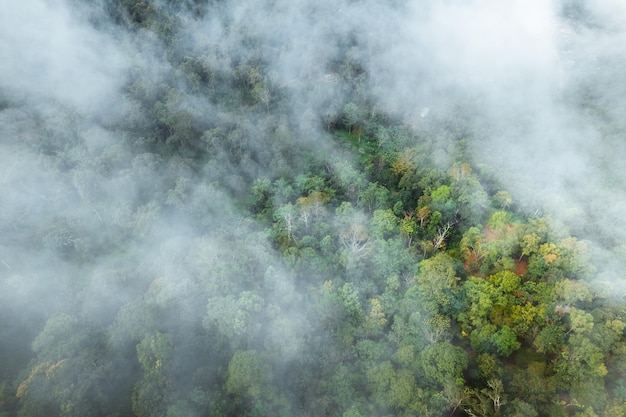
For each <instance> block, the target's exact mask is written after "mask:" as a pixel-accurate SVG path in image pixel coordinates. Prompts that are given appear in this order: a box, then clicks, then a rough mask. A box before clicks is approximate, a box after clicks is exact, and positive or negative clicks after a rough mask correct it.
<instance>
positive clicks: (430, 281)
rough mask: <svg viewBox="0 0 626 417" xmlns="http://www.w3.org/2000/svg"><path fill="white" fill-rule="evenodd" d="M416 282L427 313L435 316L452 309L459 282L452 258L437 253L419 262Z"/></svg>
mask: <svg viewBox="0 0 626 417" xmlns="http://www.w3.org/2000/svg"><path fill="white" fill-rule="evenodd" d="M416 280H417V288H418V291H419V293H420V295H421V297H422V299H423V300H424V309H425V310H426V311H427V312H429V313H431V314H437V313H438V312H439V311H442V310H449V309H451V308H453V305H452V303H453V301H454V297H455V294H456V292H457V290H458V282H459V278H458V277H457V276H456V271H455V270H454V259H453V258H451V257H450V256H448V255H447V254H445V253H438V254H436V255H435V256H433V257H431V258H429V259H426V260H424V261H422V262H420V264H419V272H418V274H417V277H416Z"/></svg>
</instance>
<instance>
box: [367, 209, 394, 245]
mask: <svg viewBox="0 0 626 417" xmlns="http://www.w3.org/2000/svg"><path fill="white" fill-rule="evenodd" d="M371 224H372V226H371V227H372V234H373V235H374V236H375V237H377V238H379V239H386V238H388V237H391V236H393V235H394V234H395V233H394V232H396V231H397V227H398V218H397V217H396V216H395V215H394V214H393V211H391V210H390V209H387V210H376V211H374V217H372V220H371ZM396 233H397V232H396Z"/></svg>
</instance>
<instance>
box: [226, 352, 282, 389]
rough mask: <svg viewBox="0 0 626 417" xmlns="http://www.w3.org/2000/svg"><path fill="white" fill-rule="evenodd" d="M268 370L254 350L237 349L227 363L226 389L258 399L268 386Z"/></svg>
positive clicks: (269, 378)
mask: <svg viewBox="0 0 626 417" xmlns="http://www.w3.org/2000/svg"><path fill="white" fill-rule="evenodd" d="M270 370H271V369H270V367H269V365H268V364H267V362H266V361H265V359H264V358H263V357H262V356H261V355H260V354H259V353H258V352H257V351H256V350H238V351H236V352H235V354H234V355H233V357H232V359H231V360H230V362H229V364H228V371H227V373H226V374H227V379H226V386H225V387H226V391H227V392H228V393H230V394H236V395H242V396H244V398H245V397H249V398H252V399H255V400H258V399H259V398H261V395H263V394H264V393H266V392H267V390H268V388H269V387H268V384H269V383H270V381H271V374H270Z"/></svg>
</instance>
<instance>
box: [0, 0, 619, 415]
mask: <svg viewBox="0 0 626 417" xmlns="http://www.w3.org/2000/svg"><path fill="white" fill-rule="evenodd" d="M106 3H107V7H108V11H109V13H110V14H111V16H112V18H113V19H114V20H115V22H116V24H117V25H119V26H120V27H124V28H125V29H124V30H134V31H137V33H138V35H137V36H140V34H141V33H145V32H148V33H150V34H152V35H154V36H155V38H156V39H158V40H159V41H158V42H160V43H162V44H163V45H164V46H163V51H164V52H163V56H162V59H163V60H164V61H166V62H167V64H168V65H169V66H170V72H169V73H168V74H167V76H166V77H163V78H160V77H159V76H155V75H154V74H153V73H151V72H149V71H148V70H147V68H142V67H139V68H137V69H136V71H135V72H134V74H133V77H132V78H131V79H130V80H129V82H128V85H127V86H126V88H125V92H124V93H125V96H124V102H125V104H126V105H127V107H128V109H127V110H128V111H127V113H126V114H127V116H126V117H125V118H124V119H122V120H118V121H116V122H114V123H112V124H111V125H104V126H99V127H98V129H100V130H98V129H88V128H86V124H88V123H90V122H89V121H87V120H85V119H83V118H81V116H80V115H77V114H75V113H73V112H72V111H71V109H67V108H62V107H59V108H57V109H56V110H54V111H48V112H46V113H45V114H40V113H38V112H37V111H36V110H32V109H30V108H29V105H28V104H29V103H28V101H27V100H23V99H20V98H15V97H10V98H7V99H6V103H4V102H3V105H2V106H3V107H2V110H0V111H1V112H2V113H4V115H5V116H6V118H5V120H8V118H9V117H10V118H11V120H12V123H17V122H18V121H19V122H20V123H21V125H20V126H21V129H20V131H21V132H22V133H21V135H22V136H19V135H17V134H16V136H15V139H14V140H13V142H12V143H11V144H10V145H9V147H8V148H7V149H10V150H11V151H12V152H15V155H16V156H17V159H16V160H17V162H16V166H17V167H18V168H16V169H18V170H22V171H23V172H27V171H28V176H27V177H26V178H24V179H22V180H20V181H23V182H22V184H25V187H24V190H26V191H24V193H26V197H24V198H22V199H21V198H18V196H17V195H8V196H7V197H9V199H8V200H7V201H11V207H15V208H14V209H12V211H11V210H9V209H6V210H5V209H3V212H2V213H3V216H6V217H7V219H9V220H11V221H12V222H14V223H13V224H14V227H12V228H10V229H7V231H6V232H7V233H10V235H11V241H10V242H9V243H11V245H13V246H15V247H17V248H19V251H20V252H21V253H22V255H20V256H17V255H16V256H15V257H14V258H15V260H13V261H11V262H9V263H10V264H11V265H9V264H8V263H7V262H8V261H5V258H2V263H3V264H4V265H0V269H2V268H3V267H5V270H6V271H5V272H7V278H6V280H5V281H3V282H2V286H3V289H6V291H4V293H3V294H0V301H1V302H2V303H1V304H0V317H2V321H1V322H0V347H1V351H0V354H1V356H0V415H1V416H43V415H46V416H62V417H73V416H76V417H78V416H87V415H89V416H102V417H107V416H108V417H113V416H120V417H121V416H138V417H143V416H146V417H147V416H150V417H190V416H205V415H211V416H224V417H226V416H249V417H260V416H270V415H272V416H274V415H279V416H285V417H288V416H306V415H316V416H344V417H358V416H367V415H376V416H392V415H393V416H405V417H411V416H416V417H417V416H420V417H422V416H424V417H425V416H444V415H445V416H471V417H493V416H503V417H504V416H509V417H536V416H551V417H559V416H562V417H565V416H575V417H594V416H596V417H600V416H602V417H618V416H623V415H626V382H625V380H624V375H625V372H626V337H625V333H624V330H625V328H626V311H625V310H624V308H623V307H624V306H623V300H621V299H619V298H617V297H616V294H615V291H614V288H613V287H612V283H611V282H603V281H599V280H597V279H596V276H597V274H596V268H597V266H594V263H593V252H592V249H591V244H590V242H587V241H585V240H582V239H578V238H576V237H573V236H570V235H569V234H568V233H567V231H566V230H564V229H562V228H561V227H557V226H556V225H558V223H556V222H555V221H553V220H552V219H550V218H546V217H542V216H538V215H534V216H528V215H525V214H524V213H522V212H521V211H520V210H518V209H517V205H516V202H515V201H514V200H513V199H512V197H511V195H510V194H509V193H508V192H506V191H504V190H502V189H501V188H502V187H501V186H500V185H499V184H498V181H497V179H496V178H494V176H493V174H491V173H490V172H489V171H488V170H487V169H486V167H484V166H480V165H479V164H476V163H475V162H474V161H473V159H472V157H471V155H470V154H469V152H468V151H467V142H468V141H470V140H471V137H470V136H468V134H467V133H466V131H465V129H463V128H462V126H461V127H460V125H462V124H463V122H462V120H459V119H454V118H453V119H450V118H447V117H441V118H439V119H437V118H436V117H429V118H424V120H423V123H421V124H420V125H417V126H407V125H403V124H402V123H401V122H399V121H398V120H395V119H394V118H393V116H392V115H390V114H387V113H386V112H384V111H382V110H381V109H380V108H378V107H377V106H376V103H375V101H373V99H372V97H370V96H369V95H368V94H367V92H366V91H363V89H362V88H361V87H362V83H363V77H364V74H363V72H362V71H361V69H360V68H359V66H358V63H356V62H355V61H354V59H353V57H351V56H350V55H349V54H347V53H346V54H345V55H340V56H338V57H337V58H336V60H335V61H333V62H330V63H328V70H329V71H331V74H332V77H329V78H331V79H330V81H329V80H328V79H317V78H313V79H301V80H298V83H296V84H297V85H295V86H293V87H290V86H285V85H282V84H274V83H273V82H272V74H271V67H270V66H269V65H266V64H265V63H264V62H263V60H262V59H261V57H262V56H263V54H262V53H261V46H260V45H258V43H256V42H255V39H254V38H246V37H245V36H244V35H243V34H242V35H241V42H242V45H240V48H242V49H240V50H238V52H237V55H236V56H234V55H233V56H230V57H224V56H221V58H220V59H218V58H219V57H220V54H223V53H224V51H212V50H210V47H212V46H208V47H207V50H204V51H202V54H201V53H198V52H197V51H196V50H187V49H186V48H187V47H186V46H185V45H186V44H184V43H183V41H182V40H181V37H180V36H177V34H179V33H181V31H182V28H181V27H182V23H181V21H180V20H178V18H177V17H176V16H177V15H175V14H171V13H169V12H170V11H171V7H173V6H172V5H171V4H169V3H174V2H156V1H155V2H152V1H141V2H139V1H134V0H123V1H119V2H114V1H109V2H106ZM180 3H181V4H180V5H178V6H177V7H180V8H181V9H180V10H185V11H186V13H190V14H192V15H194V16H204V15H206V14H207V13H209V9H210V10H211V11H214V12H215V13H220V11H221V9H220V6H219V4H220V3H221V2H194V1H186V2H180ZM213 3H215V4H213ZM239 29H241V30H242V32H245V31H243V29H242V28H237V27H233V28H232V29H231V30H233V31H235V30H239ZM337 42H338V43H339V44H341V43H342V42H344V43H349V42H348V41H347V40H338V41H337ZM241 50H243V51H245V52H246V53H245V54H244V53H241ZM329 82H330V83H335V82H336V83H341V86H342V87H341V88H345V90H346V94H345V95H339V96H334V97H328V98H326V99H324V100H321V101H319V102H317V101H316V102H315V103H316V104H317V105H319V104H320V103H322V104H323V105H324V108H325V109H326V112H325V113H324V114H322V115H314V116H310V115H304V116H303V115H302V114H298V115H297V117H296V115H294V112H293V111H292V110H293V109H292V108H291V107H290V103H291V100H293V95H294V94H300V93H302V92H303V91H305V90H306V89H314V90H315V89H317V88H319V89H322V88H326V87H324V85H325V84H327V83H329ZM320 86H321V87H320ZM337 88H339V87H337ZM290 89H291V90H290ZM320 94H322V93H320ZM322 95H323V94H322ZM198 97H201V98H202V100H200V99H198ZM200 102H201V103H203V104H202V105H200V104H198V103H200ZM5 116H3V117H5ZM101 130H102V131H103V132H105V133H103V132H101ZM94 135H95V136H97V137H99V138H100V136H103V137H104V138H101V139H98V141H99V142H98V143H99V145H98V146H93V145H90V144H92V143H93V136H94ZM306 135H311V136H313V137H315V138H319V139H316V140H310V141H309V140H302V139H301V138H300V137H301V136H306ZM24 138H27V139H28V140H23V139H24ZM41 178H46V180H45V181H46V182H45V184H46V186H45V188H41V187H40V186H37V185H36V184H37V182H38V181H40V180H41ZM34 200H37V201H39V200H44V201H45V202H46V209H45V210H42V209H39V208H37V207H39V206H37V205H36V204H34V203H33V201H34ZM25 210H26V213H27V214H29V215H30V216H32V217H33V219H34V220H30V219H24V217H23V213H24V211H25ZM2 227H4V226H2ZM4 232H5V231H4V230H3V233H4ZM6 246H8V245H6ZM2 247H3V249H6V248H5V245H4V244H3V246H2ZM7 250H8V249H7ZM35 257H37V258H43V259H45V262H46V265H45V266H41V267H40V266H38V264H39V262H38V263H37V265H35V266H33V260H34V259H35ZM28 280H31V281H32V280H37V281H36V282H37V284H38V286H39V288H40V289H37V288H30V289H29V288H26V289H25V290H24V288H25V287H19V285H17V284H16V282H17V281H28ZM20 285H21V284H20ZM16 286H17V287H19V288H22V289H23V291H26V294H27V295H28V296H29V297H35V296H36V297H38V299H42V300H46V301H45V302H42V303H41V305H39V306H30V307H28V306H29V305H30V304H32V303H33V299H32V298H28V299H26V300H22V301H20V300H19V299H18V300H17V301H16V300H15V299H12V297H13V296H14V294H15V293H16V292H15V288H16ZM50 294H54V295H50ZM17 298H19V297H17ZM18 308H19V309H20V310H21V314H19V315H17V314H16V312H15V311H16V309H18Z"/></svg>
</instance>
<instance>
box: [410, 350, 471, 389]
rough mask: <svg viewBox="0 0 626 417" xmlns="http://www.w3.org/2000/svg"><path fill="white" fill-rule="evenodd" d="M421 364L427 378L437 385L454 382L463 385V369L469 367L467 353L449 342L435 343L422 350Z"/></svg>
mask: <svg viewBox="0 0 626 417" xmlns="http://www.w3.org/2000/svg"><path fill="white" fill-rule="evenodd" d="M420 364H421V366H422V368H423V370H424V375H425V376H426V379H427V380H428V381H429V382H430V383H431V384H434V385H435V386H439V387H443V386H445V385H446V384H449V383H454V384H458V385H462V384H463V383H464V380H463V371H464V370H465V368H466V367H467V364H468V360H467V354H466V353H465V351H464V350H463V349H461V348H460V347H458V346H454V345H452V344H450V343H448V342H442V343H435V344H433V345H429V346H427V347H426V348H425V349H424V350H423V351H422V352H420Z"/></svg>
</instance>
